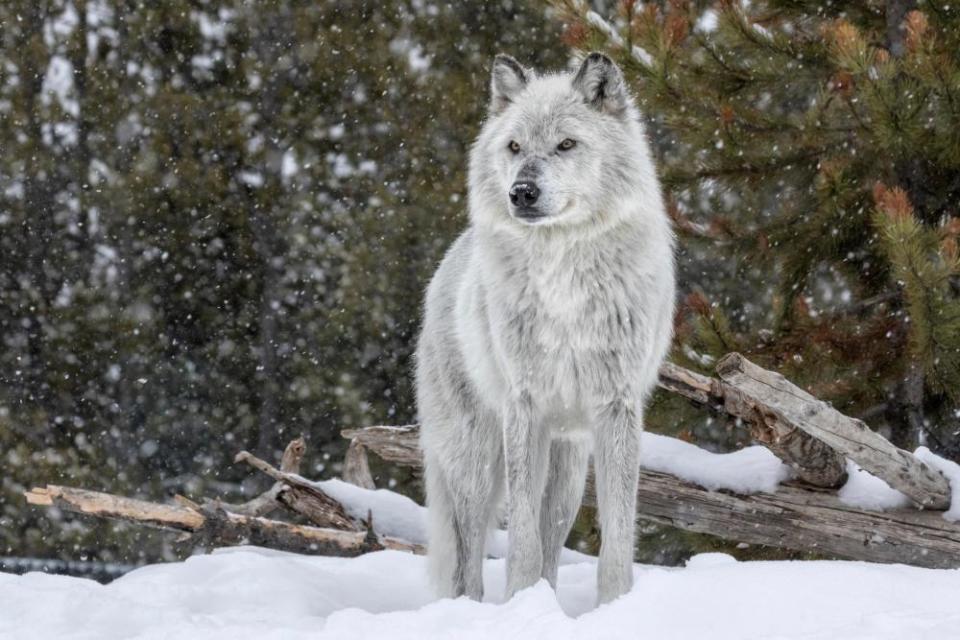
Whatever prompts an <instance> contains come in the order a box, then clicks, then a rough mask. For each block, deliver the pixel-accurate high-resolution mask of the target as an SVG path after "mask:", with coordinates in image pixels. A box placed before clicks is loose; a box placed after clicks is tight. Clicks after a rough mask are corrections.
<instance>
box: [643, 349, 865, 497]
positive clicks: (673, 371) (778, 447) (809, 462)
mask: <svg viewBox="0 0 960 640" xmlns="http://www.w3.org/2000/svg"><path fill="white" fill-rule="evenodd" d="M659 386H660V388H661V389H664V390H666V391H669V392H671V393H676V394H678V395H681V396H683V397H685V398H687V399H688V400H692V401H693V402H695V403H696V404H699V405H702V406H704V407H707V408H709V409H711V410H713V411H716V412H719V413H725V414H728V415H731V416H733V417H735V418H740V419H741V420H743V421H744V422H745V423H746V424H747V425H748V427H749V429H750V435H751V437H752V438H753V439H754V440H756V441H757V442H759V443H760V444H762V445H764V446H765V447H767V448H768V449H770V450H771V451H772V452H773V453H774V454H775V455H776V456H777V457H778V458H780V459H781V460H783V461H784V462H785V463H786V464H787V465H789V466H790V467H791V468H792V469H793V470H794V472H795V473H796V475H797V478H799V479H800V480H802V481H803V482H806V483H808V484H812V485H814V486H817V487H827V488H834V487H839V486H840V485H842V484H843V483H844V481H845V480H846V478H847V471H846V461H845V459H844V457H843V455H842V454H840V453H839V452H837V451H834V450H833V449H831V448H830V447H829V446H828V445H827V444H825V443H823V442H822V441H820V440H818V439H816V438H814V437H812V436H811V435H809V434H807V433H806V432H804V431H802V430H799V429H797V428H795V427H794V426H793V425H791V424H788V423H785V422H784V421H783V420H781V419H780V418H779V416H778V415H777V414H776V413H775V412H773V411H772V410H770V408H769V407H768V406H767V405H766V404H764V403H763V402H762V401H760V400H755V401H753V402H749V401H745V399H744V395H743V394H742V393H741V392H740V391H739V390H738V389H737V387H736V386H735V385H732V384H730V383H728V382H726V381H724V380H718V379H716V378H711V377H708V376H705V375H702V374H699V373H696V372H695V371H690V370H689V369H684V368H683V367H680V366H678V365H675V364H673V363H669V362H668V363H665V364H664V365H663V366H661V367H660V379H659Z"/></svg>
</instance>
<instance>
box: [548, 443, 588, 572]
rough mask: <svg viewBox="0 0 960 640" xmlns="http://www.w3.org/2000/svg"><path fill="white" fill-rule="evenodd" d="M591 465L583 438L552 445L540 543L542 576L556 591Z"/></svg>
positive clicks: (586, 444)
mask: <svg viewBox="0 0 960 640" xmlns="http://www.w3.org/2000/svg"><path fill="white" fill-rule="evenodd" d="M589 462H590V443H589V442H588V441H584V439H583V438H575V439H560V440H554V441H553V442H551V443H550V461H549V463H548V465H549V470H548V472H547V483H546V487H544V494H543V505H542V506H541V508H540V541H541V543H542V544H543V567H542V568H541V575H542V576H543V577H544V578H546V579H547V580H548V581H549V582H550V586H552V587H553V588H554V589H556V587H557V568H558V566H559V564H560V552H561V550H562V549H563V543H564V542H566V540H567V535H569V534H570V529H572V528H573V521H574V520H575V519H576V517H577V512H578V511H579V510H580V503H581V502H582V500H583V484H584V480H585V479H586V476H587V466H588V464H589Z"/></svg>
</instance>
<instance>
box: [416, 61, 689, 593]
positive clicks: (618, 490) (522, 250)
mask: <svg viewBox="0 0 960 640" xmlns="http://www.w3.org/2000/svg"><path fill="white" fill-rule="evenodd" d="M469 219H470V224H469V227H468V228H467V230H466V231H465V232H464V233H463V235H461V236H460V238H459V239H458V240H457V241H456V242H455V243H454V244H453V246H452V247H451V248H450V250H449V251H448V253H447V254H446V256H445V257H444V259H443V261H442V263H441V264H440V266H439V268H438V269H437V272H436V274H435V275H434V277H433V279H432V281H431V282H430V285H429V287H428V289H427V294H426V304H425V313H424V322H423V328H422V332H421V335H420V339H419V342H418V346H417V354H416V362H417V365H416V382H417V403H418V413H419V416H420V420H421V422H422V427H421V447H422V449H423V453H424V458H425V465H426V467H425V483H426V492H427V504H428V507H429V509H428V513H429V515H428V520H429V523H428V531H429V562H430V567H431V577H432V580H433V582H434V583H435V586H436V588H437V590H438V592H439V594H440V595H441V596H450V597H453V596H459V595H462V594H466V595H468V596H469V597H471V598H474V599H478V600H479V599H481V598H482V597H483V580H482V574H481V570H482V566H481V565H482V560H483V557H484V543H485V540H486V536H487V532H488V528H489V527H490V526H491V523H492V522H493V521H494V520H495V519H496V515H497V512H498V505H499V502H500V500H501V499H502V498H503V497H504V495H505V497H506V503H507V504H506V514H507V531H508V541H509V552H508V556H507V593H508V596H512V595H513V594H514V593H515V592H517V591H518V590H520V589H523V588H525V587H528V586H530V585H532V584H534V583H535V582H536V581H538V580H539V579H541V578H546V579H547V580H548V581H549V582H550V584H551V585H553V586H554V587H556V581H557V564H558V561H559V556H560V550H561V548H562V546H563V543H564V541H565V540H566V538H567V535H568V534H569V532H570V528H571V526H572V524H573V521H574V518H575V517H576V514H577V511H578V508H579V505H580V502H581V499H582V494H583V488H584V481H585V477H586V473H587V466H588V462H589V459H590V456H591V455H592V456H593V462H594V470H595V474H596V488H597V499H598V520H599V525H600V531H601V540H602V542H601V548H600V557H599V562H598V597H599V601H600V602H601V603H602V602H608V601H610V600H613V599H614V598H616V597H617V596H619V595H620V594H623V593H625V592H627V591H629V590H630V588H631V586H632V582H633V573H632V561H633V551H634V525H635V523H634V521H635V511H636V490H637V479H638V476H639V469H640V434H641V431H642V428H643V427H642V425H643V411H644V405H645V401H646V400H647V397H648V395H649V394H650V391H651V389H652V388H653V386H654V384H655V382H656V379H657V370H658V368H659V365H660V363H661V361H662V360H663V358H664V357H665V355H666V353H667V351H668V348H669V345H670V342H671V333H672V326H673V308H674V297H675V293H674V255H673V246H674V239H673V232H672V229H671V226H670V221H669V219H668V216H667V215H666V212H665V208H664V204H663V199H662V196H661V190H660V184H659V182H658V180H657V177H656V172H655V169H654V165H653V162H652V159H651V153H650V149H649V146H648V144H647V140H646V136H645V133H644V130H643V125H642V123H641V120H640V114H639V112H638V110H637V107H636V105H635V103H634V101H633V99H632V97H631V96H630V94H629V92H628V90H627V87H626V84H625V82H624V78H623V75H622V73H621V71H620V69H619V68H618V67H617V66H616V64H614V63H613V61H611V60H610V59H609V58H607V57H606V56H604V55H601V54H597V53H592V54H590V55H589V56H587V57H586V58H585V59H584V60H583V62H582V64H581V65H580V67H579V69H578V70H577V71H575V72H570V73H566V72H565V73H549V74H538V73H536V72H534V71H533V70H531V69H528V68H526V67H524V66H522V65H521V64H520V63H519V62H517V61H516V60H514V59H513V58H511V57H509V56H505V55H499V56H497V57H496V58H495V60H494V63H493V70H492V78H491V98H490V106H489V114H488V117H487V119H486V121H485V122H484V124H483V127H482V130H481V132H480V134H479V137H478V138H477V140H476V142H475V144H474V145H473V148H472V150H471V153H470V169H469Z"/></svg>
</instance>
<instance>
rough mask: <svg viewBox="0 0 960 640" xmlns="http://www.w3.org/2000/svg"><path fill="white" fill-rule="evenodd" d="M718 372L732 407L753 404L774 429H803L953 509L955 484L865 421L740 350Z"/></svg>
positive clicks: (925, 503)
mask: <svg viewBox="0 0 960 640" xmlns="http://www.w3.org/2000/svg"><path fill="white" fill-rule="evenodd" d="M717 374H718V375H719V376H720V379H721V380H722V382H723V384H724V385H725V393H724V396H725V398H726V399H727V400H726V402H727V404H729V405H735V406H738V407H741V409H740V410H741V411H747V410H750V409H751V408H752V409H753V410H754V411H756V413H757V415H758V416H760V417H761V418H762V420H763V421H764V422H766V423H769V424H770V425H772V427H771V428H772V429H774V430H775V431H785V432H786V433H789V432H790V431H793V432H802V433H805V434H807V435H808V436H810V437H812V438H814V439H815V440H816V441H819V442H821V443H823V444H824V445H826V446H828V447H830V448H832V449H833V450H834V451H836V452H838V453H839V454H842V456H846V457H848V458H850V459H851V460H853V461H854V462H856V463H857V464H858V465H860V466H861V467H862V468H863V469H866V470H867V471H869V472H870V473H872V474H873V475H875V476H877V477H878V478H881V479H882V480H884V481H885V482H886V483H887V484H889V485H890V486H891V487H893V488H894V489H897V490H898V491H900V492H902V493H903V494H904V495H906V496H907V497H909V498H910V499H911V500H913V501H914V502H916V503H917V504H918V505H920V506H921V507H924V508H928V509H948V508H949V507H950V496H951V494H950V484H949V482H948V481H947V479H946V478H945V477H944V476H943V475H942V474H941V473H940V472H938V471H936V470H934V469H931V468H930V467H928V466H927V465H925V464H923V462H921V461H920V460H919V459H917V458H916V457H914V456H913V454H911V453H909V452H907V451H904V450H902V449H899V448H897V447H896V446H894V445H893V444H892V443H890V441H888V440H887V439H886V438H884V437H883V436H881V435H880V434H878V433H876V432H874V431H872V430H871V429H870V428H869V427H868V426H867V425H866V424H864V422H863V421H862V420H857V419H855V418H850V417H848V416H846V415H844V414H842V413H840V412H839V411H837V410H836V409H834V408H833V407H831V406H830V405H829V404H827V403H826V402H823V401H822V400H818V399H817V398H815V397H813V396H812V395H810V394H809V393H807V392H806V391H804V390H803V389H800V388H799V387H797V386H796V385H794V384H792V383H791V382H790V381H788V380H787V379H786V378H784V377H783V376H782V375H780V374H778V373H775V372H772V371H767V370H766V369H763V368H762V367H759V366H757V365H755V364H753V363H752V362H750V361H749V360H747V359H746V358H744V357H743V356H742V355H740V354H739V353H731V354H728V355H726V356H724V357H723V358H722V359H721V360H720V362H719V363H717Z"/></svg>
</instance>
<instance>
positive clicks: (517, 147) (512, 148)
mask: <svg viewBox="0 0 960 640" xmlns="http://www.w3.org/2000/svg"><path fill="white" fill-rule="evenodd" d="M507 148H508V149H510V151H513V152H514V153H519V152H520V143H519V142H517V141H516V140H511V141H510V144H508V145H507Z"/></svg>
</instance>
